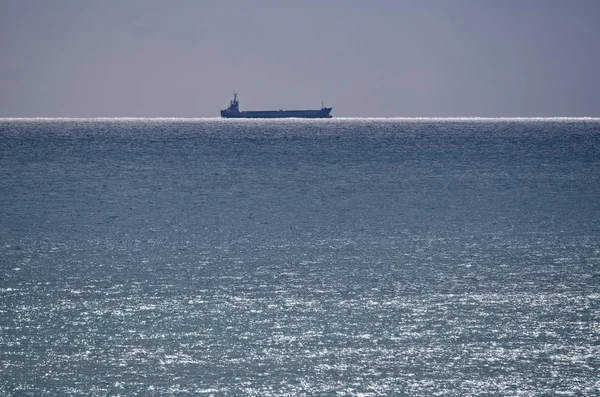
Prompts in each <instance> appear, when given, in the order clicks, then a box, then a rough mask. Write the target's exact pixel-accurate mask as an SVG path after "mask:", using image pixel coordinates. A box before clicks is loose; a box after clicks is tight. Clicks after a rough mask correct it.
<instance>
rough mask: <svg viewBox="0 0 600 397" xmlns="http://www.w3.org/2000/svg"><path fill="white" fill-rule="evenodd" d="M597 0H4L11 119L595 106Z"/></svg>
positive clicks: (493, 113)
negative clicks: (234, 101) (230, 108)
mask: <svg viewBox="0 0 600 397" xmlns="http://www.w3.org/2000/svg"><path fill="white" fill-rule="evenodd" d="M599 21H600V1H597V0H589V1H586V0H560V1H558V0H518V1H516V0H515V1H513V0H473V1H469V0H439V1H435V0H414V1H402V0H389V1H387V0H374V1H366V0H348V1H337V0H317V1H312V0H296V1H285V0H280V1H263V0H257V1H251V0H226V1H208V0H207V1H202V0H195V1H191V0H189V1H184V0H170V1H168V0H164V1H159V0H139V1H135V0H116V1H113V0H98V1H92V0H88V1H86V0H70V1H69V0H0V117H217V116H219V109H220V108H223V107H225V106H226V105H227V104H228V102H229V99H230V98H231V96H232V91H234V90H235V91H237V92H238V93H239V95H240V102H241V106H240V107H241V108H242V110H244V109H246V110H258V109H279V108H286V109H291V108H318V107H320V105H321V99H323V100H325V104H326V105H328V106H332V107H333V112H332V114H333V115H334V116H351V117H360V116H374V117H378V116H400V117H419V116H433V117H435V116H439V117H446V116H482V117H512V116H600V22H599Z"/></svg>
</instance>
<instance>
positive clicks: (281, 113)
mask: <svg viewBox="0 0 600 397" xmlns="http://www.w3.org/2000/svg"><path fill="white" fill-rule="evenodd" d="M331 109H333V108H326V107H325V106H323V104H322V103H321V109H316V110H283V109H279V110H244V111H240V102H239V101H238V99H237V93H235V92H234V93H233V99H232V100H231V101H229V107H228V108H227V109H221V117H225V118H243V119H281V118H291V117H298V118H303V119H328V118H331V115H330V114H329V113H330V112H331Z"/></svg>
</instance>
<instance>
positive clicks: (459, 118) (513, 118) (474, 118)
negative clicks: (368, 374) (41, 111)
mask: <svg viewBox="0 0 600 397" xmlns="http://www.w3.org/2000/svg"><path fill="white" fill-rule="evenodd" d="M44 120H57V121H58V120H63V121H69V120H72V121H109V120H114V121H118V120H122V121H135V120H137V121H142V120H157V121H216V120H222V121H225V122H232V121H233V122H236V121H246V122H247V121H263V120H268V121H282V120H289V121H299V120H302V121H319V122H333V121H336V120H341V121H354V120H355V121H360V120H374V121H377V120H380V121H386V120H390V121H393V120H397V121H420V120H424V121H427V120H431V121H443V120H447V121H469V120H472V121H519V120H523V121H525V120H531V121H536V120H539V121H560V120H565V121H567V120H573V121H576V120H582V121H600V116H507V117H487V116H448V117H445V116H442V117H440V116H416V117H407V116H391V117H385V116H366V117H360V116H338V117H335V116H334V117H331V118H323V119H319V118H315V119H312V118H298V117H289V118H224V117H219V116H214V117H129V116H123V117H106V116H100V117H0V121H44Z"/></svg>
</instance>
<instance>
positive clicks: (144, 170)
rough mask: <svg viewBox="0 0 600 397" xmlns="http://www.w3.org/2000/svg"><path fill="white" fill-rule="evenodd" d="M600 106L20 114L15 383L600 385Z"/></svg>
mask: <svg viewBox="0 0 600 397" xmlns="http://www.w3.org/2000/svg"><path fill="white" fill-rule="evenodd" d="M599 373H600V120H599V119H519V120H515V119H512V120H485V119H451V120H444V119H421V120H419V119H331V120H271V121H267V120H242V121H239V120H238V121H236V120H221V119H203V120H170V119H165V120H157V119H151V120H145V119H119V120H111V119H95V120H52V119H48V120H18V119H4V120H0V395H2V396H207V397H209V396H362V397H366V396H519V395H521V396H550V395H553V396H554V395H572V396H597V395H599V394H600V377H599Z"/></svg>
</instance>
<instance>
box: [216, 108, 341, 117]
mask: <svg viewBox="0 0 600 397" xmlns="http://www.w3.org/2000/svg"><path fill="white" fill-rule="evenodd" d="M331 109H332V108H323V109H318V110H248V111H243V112H235V111H231V110H228V109H226V110H221V117H225V118H232V119H284V118H301V119H328V118H331V115H330V114H329V113H330V112H331Z"/></svg>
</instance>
